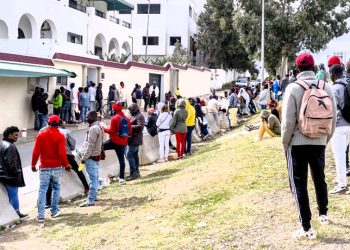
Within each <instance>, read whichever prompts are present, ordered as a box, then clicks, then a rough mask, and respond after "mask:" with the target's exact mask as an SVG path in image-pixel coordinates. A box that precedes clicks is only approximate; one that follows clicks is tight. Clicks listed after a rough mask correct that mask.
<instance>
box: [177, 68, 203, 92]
mask: <svg viewBox="0 0 350 250" xmlns="http://www.w3.org/2000/svg"><path fill="white" fill-rule="evenodd" d="M179 88H180V94H181V95H182V96H184V97H193V96H199V95H205V94H208V93H209V92H210V72H209V71H204V72H201V71H198V70H194V69H187V70H180V71H179Z"/></svg>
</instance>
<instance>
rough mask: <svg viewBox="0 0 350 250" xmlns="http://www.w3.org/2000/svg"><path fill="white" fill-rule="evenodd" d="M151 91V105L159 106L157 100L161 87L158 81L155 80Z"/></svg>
mask: <svg viewBox="0 0 350 250" xmlns="http://www.w3.org/2000/svg"><path fill="white" fill-rule="evenodd" d="M149 92H150V93H151V99H150V101H149V107H150V108H152V105H153V108H156V107H157V102H158V97H159V88H158V87H157V85H156V82H153V85H152V86H151V88H150V91H149Z"/></svg>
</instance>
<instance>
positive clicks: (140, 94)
mask: <svg viewBox="0 0 350 250" xmlns="http://www.w3.org/2000/svg"><path fill="white" fill-rule="evenodd" d="M135 93H136V99H141V98H142V92H141V89H136V91H135Z"/></svg>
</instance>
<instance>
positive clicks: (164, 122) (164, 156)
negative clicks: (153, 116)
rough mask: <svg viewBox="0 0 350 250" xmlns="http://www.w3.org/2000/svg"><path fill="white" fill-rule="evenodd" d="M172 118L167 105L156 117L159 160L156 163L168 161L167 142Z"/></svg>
mask: <svg viewBox="0 0 350 250" xmlns="http://www.w3.org/2000/svg"><path fill="white" fill-rule="evenodd" d="M171 119H172V116H171V114H170V113H169V109H168V106H167V105H164V106H163V107H162V109H161V113H160V115H159V116H158V119H157V122H156V125H157V127H158V131H159V132H158V140H159V160H158V163H163V162H166V161H168V156H169V141H170V135H171V133H170V124H171Z"/></svg>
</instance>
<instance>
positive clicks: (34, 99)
mask: <svg viewBox="0 0 350 250" xmlns="http://www.w3.org/2000/svg"><path fill="white" fill-rule="evenodd" d="M39 100H40V94H39V93H37V92H35V93H34V94H33V96H32V101H31V102H32V110H33V112H36V111H38V108H39Z"/></svg>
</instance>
